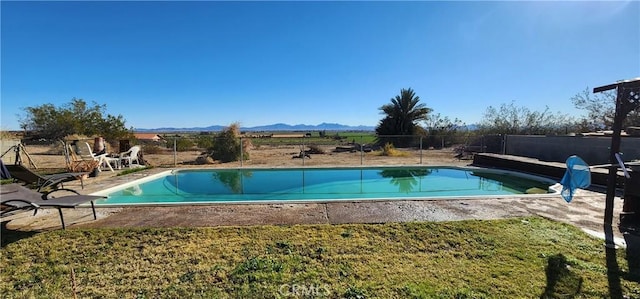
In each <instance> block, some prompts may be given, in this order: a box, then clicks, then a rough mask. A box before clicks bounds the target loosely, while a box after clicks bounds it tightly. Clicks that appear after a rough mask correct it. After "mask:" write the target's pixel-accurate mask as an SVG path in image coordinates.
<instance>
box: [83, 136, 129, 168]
mask: <svg viewBox="0 0 640 299" xmlns="http://www.w3.org/2000/svg"><path fill="white" fill-rule="evenodd" d="M84 145H85V146H82V145H80V146H79V147H78V155H80V158H81V159H83V160H92V159H93V160H95V161H98V162H99V163H98V165H100V167H107V168H108V169H109V170H111V171H113V167H112V166H111V163H112V162H113V163H116V162H118V161H120V160H119V159H116V158H110V157H107V154H101V155H96V154H94V153H93V150H92V149H91V145H89V143H88V142H85V143H84ZM117 166H118V165H117V164H116V167H117ZM98 170H101V169H100V168H98Z"/></svg>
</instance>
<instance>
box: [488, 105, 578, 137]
mask: <svg viewBox="0 0 640 299" xmlns="http://www.w3.org/2000/svg"><path fill="white" fill-rule="evenodd" d="M574 128H575V122H574V121H573V119H572V118H571V117H569V116H568V115H566V114H561V113H559V112H557V113H551V112H550V111H549V107H546V108H545V110H544V111H542V112H540V111H531V110H529V108H526V107H517V106H516V105H515V103H514V102H511V103H510V104H502V105H500V107H499V108H495V107H493V106H489V107H488V108H487V110H486V111H485V113H484V116H483V119H482V120H481V122H480V125H479V129H480V131H481V132H482V133H483V134H517V135H546V134H565V133H568V132H569V131H571V132H572V131H573V130H574Z"/></svg>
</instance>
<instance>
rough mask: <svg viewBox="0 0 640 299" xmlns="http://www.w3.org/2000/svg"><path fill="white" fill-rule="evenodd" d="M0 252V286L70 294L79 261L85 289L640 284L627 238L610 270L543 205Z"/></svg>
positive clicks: (7, 247) (86, 240) (359, 290)
mask: <svg viewBox="0 0 640 299" xmlns="http://www.w3.org/2000/svg"><path fill="white" fill-rule="evenodd" d="M0 262H1V263H2V272H1V274H0V275H1V279H0V292H1V293H2V294H3V297H4V298H25V297H27V298H28V297H35V298H73V297H74V291H73V287H72V274H71V273H72V270H73V271H74V278H75V284H76V285H77V288H76V291H75V293H76V294H77V296H78V298H95V297H107V298H113V297H126V298H151V297H153V298H158V297H160V298H181V297H202V298H280V297H288V296H289V297H296V296H297V297H305V296H304V295H302V294H294V293H293V292H292V291H293V289H294V286H295V287H296V288H297V289H298V290H301V289H302V288H303V287H304V289H305V290H310V289H312V290H316V291H320V292H322V293H321V294H320V295H321V296H326V297H329V298H541V297H542V296H543V295H552V296H553V294H556V295H562V294H576V295H575V297H577V298H608V297H610V296H611V295H610V294H612V293H615V292H616V291H619V292H620V293H622V294H623V296H626V297H627V298H637V297H638V296H640V286H639V285H638V283H637V281H638V277H636V276H633V274H631V273H630V272H629V268H628V266H627V256H626V253H625V251H624V250H623V249H619V250H617V251H616V260H615V262H616V263H617V265H619V269H617V270H608V268H607V262H606V259H605V247H604V246H603V245H602V241H601V240H597V239H593V238H591V237H589V236H587V235H586V234H585V233H583V232H581V231H580V230H579V229H577V228H575V227H573V226H570V225H567V224H561V223H558V222H553V221H549V220H546V219H543V218H537V217H531V218H515V219H507V220H493V221H478V220H474V221H458V222H442V223H431V222H424V223H388V224H348V225H296V226H242V227H215V228H164V229H154V228H142V229H140V228H136V229H68V230H56V231H49V232H43V233H35V234H34V233H29V234H25V233H22V234H19V233H16V232H13V233H11V232H10V233H6V232H4V231H3V234H2V249H0ZM610 280H616V281H619V286H616V285H614V286H613V288H615V289H614V290H613V292H610V289H609V288H610V287H609V281H610ZM576 281H581V284H580V285H579V288H576V284H575V282H576Z"/></svg>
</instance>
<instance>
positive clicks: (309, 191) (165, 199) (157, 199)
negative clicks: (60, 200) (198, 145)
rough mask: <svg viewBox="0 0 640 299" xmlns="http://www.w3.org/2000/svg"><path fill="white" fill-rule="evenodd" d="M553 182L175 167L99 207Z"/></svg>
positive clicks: (496, 175) (425, 194)
mask: <svg viewBox="0 0 640 299" xmlns="http://www.w3.org/2000/svg"><path fill="white" fill-rule="evenodd" d="M554 183H555V182H554V181H552V180H548V179H544V178H540V177H535V176H528V175H523V174H517V173H513V172H506V171H496V170H489V169H477V168H460V167H375V168H374V167H366V168H302V169H301V168H283V169H197V170H196V169H191V170H186V169H183V170H173V171H166V172H163V173H160V174H158V175H155V176H152V177H149V178H146V179H142V180H138V181H134V182H130V183H127V184H125V185H121V186H119V187H115V188H111V189H107V190H104V191H103V192H99V193H96V194H97V195H107V196H108V198H107V199H104V200H99V201H97V202H96V204H97V205H103V206H104V205H145V204H197V203H255V202H261V203H264V202H283V201H284V202H294V201H295V202H300V201H316V202H317V201H334V200H393V199H424V198H435V197H443V198H450V197H476V196H504V195H514V194H527V193H532V191H536V192H535V193H540V192H543V193H552V192H555V191H552V190H551V189H550V188H549V187H550V186H551V185H553V184H554Z"/></svg>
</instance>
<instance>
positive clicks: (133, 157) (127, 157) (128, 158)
mask: <svg viewBox="0 0 640 299" xmlns="http://www.w3.org/2000/svg"><path fill="white" fill-rule="evenodd" d="M138 152H140V146H139V145H134V146H132V147H131V148H130V149H129V150H128V151H126V152H123V153H120V163H122V162H126V163H127V165H128V166H129V168H131V166H133V164H134V163H133V162H134V161H135V162H136V163H135V164H136V165H138V166H141V165H140V160H139V158H138ZM122 165H124V163H122Z"/></svg>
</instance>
